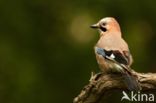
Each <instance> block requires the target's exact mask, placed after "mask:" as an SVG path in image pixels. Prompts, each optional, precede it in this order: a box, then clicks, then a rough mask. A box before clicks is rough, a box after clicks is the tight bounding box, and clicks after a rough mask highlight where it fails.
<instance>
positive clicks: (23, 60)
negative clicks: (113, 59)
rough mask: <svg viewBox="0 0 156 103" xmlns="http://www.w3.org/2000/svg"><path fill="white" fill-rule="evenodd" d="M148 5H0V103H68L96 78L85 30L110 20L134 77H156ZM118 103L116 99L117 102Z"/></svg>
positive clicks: (67, 0)
mask: <svg viewBox="0 0 156 103" xmlns="http://www.w3.org/2000/svg"><path fill="white" fill-rule="evenodd" d="M155 5H156V1H154V0H142V1H139V0H138V1H137V0H12V1H11V0H0V103H72V101H73V98H74V97H75V96H77V95H78V93H79V92H80V90H81V89H82V88H83V86H84V85H85V84H87V83H88V80H89V78H90V73H91V71H96V72H99V68H98V65H97V63H96V60H95V55H94V51H93V46H94V45H95V44H96V41H97V40H98V38H99V35H98V32H97V31H96V30H92V29H90V28H89V26H90V25H91V24H94V23H96V22H97V21H98V20H100V19H101V18H103V17H107V16H112V17H115V18H116V19H117V20H118V22H119V23H120V26H121V30H122V33H123V37H124V38H125V40H126V41H127V42H128V44H129V46H130V50H131V52H132V54H133V58H134V64H133V68H134V69H135V70H136V71H138V72H156V70H155V67H156V54H155V53H156V29H155V28H156V6H155ZM117 99H119V101H120V99H121V98H117Z"/></svg>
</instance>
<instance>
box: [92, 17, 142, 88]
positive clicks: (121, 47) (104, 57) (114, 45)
mask: <svg viewBox="0 0 156 103" xmlns="http://www.w3.org/2000/svg"><path fill="white" fill-rule="evenodd" d="M91 27H92V28H97V29H98V30H99V32H100V38H99V40H98V42H97V44H96V45H95V48H94V49H95V54H96V59H97V62H98V64H99V67H100V69H101V70H102V71H103V72H112V73H113V72H119V73H121V74H123V75H124V76H125V80H126V82H127V83H126V85H127V86H128V88H129V89H130V90H139V88H140V87H139V84H138V82H137V80H136V78H135V77H134V76H133V75H132V74H131V69H130V66H131V64H132V62H133V59H132V56H131V53H130V51H129V48H128V45H127V43H126V42H125V40H124V39H123V38H122V34H121V30H120V26H119V24H118V22H117V21H116V20H115V19H114V18H112V17H106V18H103V19H101V20H100V21H99V22H98V23H96V24H94V25H92V26H91Z"/></svg>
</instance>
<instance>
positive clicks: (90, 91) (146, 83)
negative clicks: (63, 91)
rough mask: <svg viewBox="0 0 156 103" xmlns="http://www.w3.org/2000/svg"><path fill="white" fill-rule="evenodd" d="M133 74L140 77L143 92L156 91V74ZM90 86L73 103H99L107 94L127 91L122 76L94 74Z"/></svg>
mask: <svg viewBox="0 0 156 103" xmlns="http://www.w3.org/2000/svg"><path fill="white" fill-rule="evenodd" d="M133 73H134V74H135V75H136V76H138V81H139V83H140V86H141V88H142V91H146V90H153V89H156V73H137V72H134V71H133ZM89 81H90V82H89V84H88V85H86V86H85V87H84V88H83V89H82V91H81V93H80V94H79V95H78V96H77V97H75V99H74V101H73V103H98V102H99V101H100V100H101V98H102V97H104V96H105V97H106V96H107V93H108V92H110V91H112V90H115V89H120V90H127V89H126V86H125V84H124V82H123V77H122V76H121V75H120V74H104V73H98V74H94V75H93V74H92V76H91V78H90V80H89Z"/></svg>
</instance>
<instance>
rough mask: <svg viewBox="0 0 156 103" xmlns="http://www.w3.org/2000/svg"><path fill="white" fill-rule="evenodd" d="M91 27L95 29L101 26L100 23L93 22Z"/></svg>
mask: <svg viewBox="0 0 156 103" xmlns="http://www.w3.org/2000/svg"><path fill="white" fill-rule="evenodd" d="M90 27H91V28H94V29H97V28H99V24H93V25H91V26H90Z"/></svg>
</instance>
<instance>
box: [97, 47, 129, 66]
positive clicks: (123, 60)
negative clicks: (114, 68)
mask: <svg viewBox="0 0 156 103" xmlns="http://www.w3.org/2000/svg"><path fill="white" fill-rule="evenodd" d="M95 51H96V53H97V54H99V55H102V56H103V57H104V58H106V59H109V58H112V59H113V60H115V61H116V62H118V63H121V64H125V65H128V60H127V58H126V57H125V56H124V55H123V54H121V53H120V52H119V51H118V50H114V51H113V50H110V51H107V50H105V49H103V48H99V47H95ZM108 57H109V58H108Z"/></svg>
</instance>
